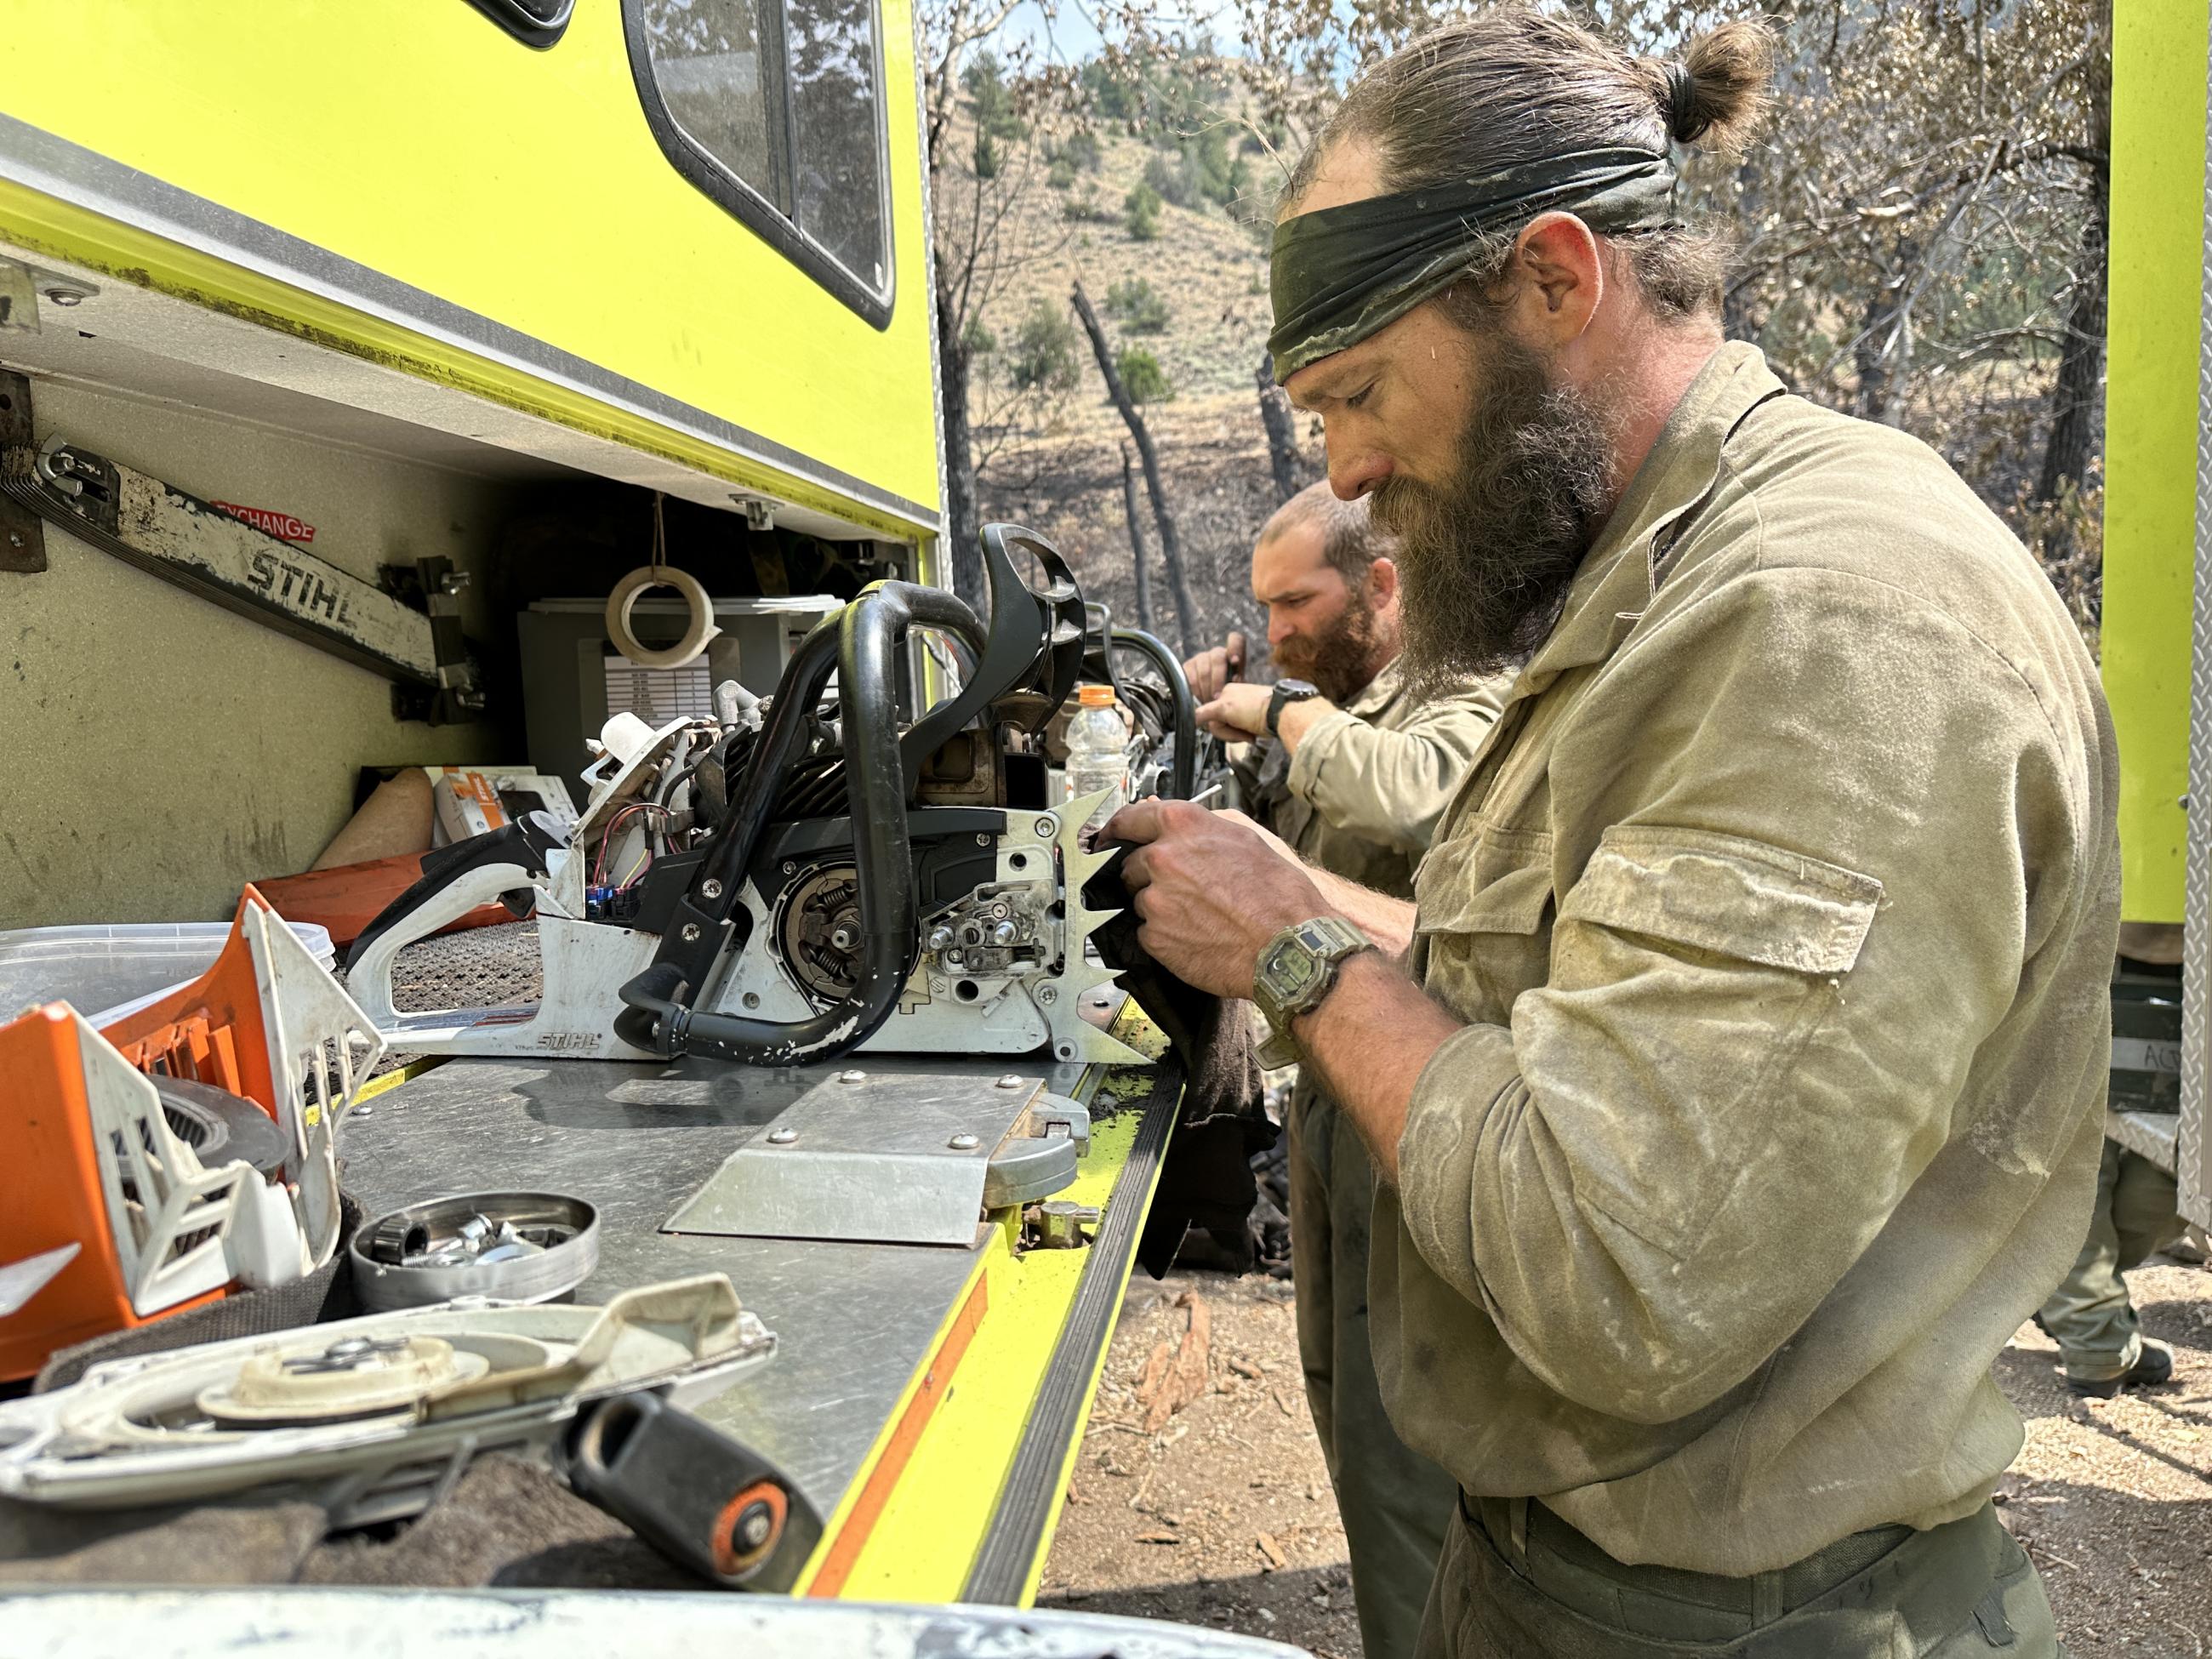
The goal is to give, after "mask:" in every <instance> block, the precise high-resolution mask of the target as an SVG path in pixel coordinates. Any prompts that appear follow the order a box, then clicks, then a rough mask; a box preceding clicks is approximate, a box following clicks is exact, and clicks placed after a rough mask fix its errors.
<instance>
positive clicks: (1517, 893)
mask: <svg viewBox="0 0 2212 1659" xmlns="http://www.w3.org/2000/svg"><path fill="white" fill-rule="evenodd" d="M1551 901H1552V838H1551V836H1549V835H1547V834H1546V833H1545V832H1544V831H1542V830H1536V829H1491V828H1484V829H1478V830H1475V831H1474V832H1472V833H1470V834H1468V835H1465V836H1456V837H1455V838H1454V839H1452V840H1450V841H1448V842H1443V843H1441V844H1440V845H1438V846H1436V847H1432V848H1430V849H1429V854H1428V856H1427V857H1426V858H1425V859H1423V860H1421V867H1420V869H1419V872H1416V873H1415V875H1414V877H1413V904H1414V921H1413V929H1414V931H1415V932H1416V933H1534V932H1536V930H1537V929H1538V928H1539V927H1542V926H1543V923H1544V911H1545V908H1546V907H1547V905H1548V904H1550V902H1551Z"/></svg>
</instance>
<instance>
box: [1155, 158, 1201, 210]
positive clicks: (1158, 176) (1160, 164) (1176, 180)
mask: <svg viewBox="0 0 2212 1659" xmlns="http://www.w3.org/2000/svg"><path fill="white" fill-rule="evenodd" d="M1145 188H1146V190H1149V191H1152V194H1153V195H1155V196H1157V197H1159V198H1160V200H1162V201H1163V202H1172V203H1174V204H1176V206H1177V207H1188V206H1189V205H1190V204H1191V202H1192V199H1193V198H1192V196H1191V193H1190V181H1189V180H1188V179H1186V178H1185V177H1184V176H1183V174H1182V169H1181V168H1179V167H1171V166H1170V165H1169V163H1168V158H1167V157H1166V156H1164V155H1155V156H1153V157H1152V159H1151V160H1149V161H1146V163H1145Z"/></svg>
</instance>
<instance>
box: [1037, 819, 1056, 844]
mask: <svg viewBox="0 0 2212 1659" xmlns="http://www.w3.org/2000/svg"><path fill="white" fill-rule="evenodd" d="M1036 832H1037V837H1038V839H1039V840H1041V841H1050V840H1051V839H1052V838H1053V837H1054V836H1056V835H1058V834H1059V833H1060V823H1059V821H1058V820H1057V819H1054V818H1039V819H1038V820H1037V821H1036Z"/></svg>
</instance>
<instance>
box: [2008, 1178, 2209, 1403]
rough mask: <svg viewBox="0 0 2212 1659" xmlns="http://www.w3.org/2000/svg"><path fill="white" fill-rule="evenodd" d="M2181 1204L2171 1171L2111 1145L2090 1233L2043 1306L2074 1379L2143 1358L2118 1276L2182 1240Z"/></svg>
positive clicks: (2103, 1375)
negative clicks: (2176, 1210) (2178, 1206)
mask: <svg viewBox="0 0 2212 1659" xmlns="http://www.w3.org/2000/svg"><path fill="white" fill-rule="evenodd" d="M2177 1203H2179V1199H2178V1198H2177V1197H2176V1195H2175V1193H2174V1186H2173V1177H2172V1176H2170V1175H2168V1174H2167V1173H2166V1171H2165V1170H2161V1169H2160V1168H2159V1167H2158V1165H2157V1164H2154V1163H2152V1162H2151V1161H2150V1160H2149V1159H2148V1158H2144V1157H2143V1156H2142V1155H2141V1154H2140V1153H2137V1152H2127V1151H2125V1150H2124V1149H2123V1148H2122V1147H2120V1146H2118V1145H2116V1144H2115V1143H2113V1142H2112V1141H2109V1140H2108V1141H2106V1143H2105V1162H2104V1164H2103V1167H2102V1168H2101V1169H2100V1170H2098V1172H2097V1206H2096V1208H2095V1209H2093V1211H2091V1212H2090V1214H2089V1237H2088V1238H2087V1241H2086V1242H2084V1243H2083V1244H2082V1246H2081V1255H2078V1256H2076V1257H2075V1261H2074V1270H2073V1272H2071V1273H2068V1274H2067V1275H2066V1277H2065V1278H2064V1279H2062V1280H2061V1281H2060V1282H2059V1285H2058V1288H2057V1290H2055V1291H2051V1297H2050V1299H2049V1300H2048V1301H2046V1302H2045V1304H2043V1313H2042V1319H2043V1328H2044V1329H2045V1330H2046V1331H2049V1332H2050V1333H2051V1337H2052V1338H2053V1339H2054V1340H2056V1341H2057V1344H2058V1352H2059V1358H2061V1359H2062V1360H2063V1362H2064V1364H2065V1366H2066V1374H2067V1375H2068V1376H2070V1377H2073V1378H2075V1380H2076V1381H2078V1382H2082V1383H2103V1382H2109V1381H2110V1380H2111V1379H2112V1378H2113V1377H2116V1376H2126V1375H2127V1373H2128V1371H2129V1370H2130V1368H2131V1367H2132V1366H2133V1365H2134V1364H2135V1363H2136V1360H2137V1359H2138V1358H2141V1357H2142V1334H2141V1332H2140V1331H2138V1330H2137V1328H2136V1310H2135V1304H2133V1303H2131V1302H2130V1301H2129V1300H2128V1286H2127V1281H2126V1280H2125V1279H2122V1278H2121V1277H2120V1275H2121V1273H2124V1272H2125V1271H2126V1270H2127V1269H2128V1268H2130V1267H2140V1266H2142V1263H2143V1262H2144V1261H2146V1260H2147V1259H2148V1257H2150V1256H2151V1255H2153V1254H2154V1253H2155V1252H2157V1251H2159V1250H2162V1249H2165V1248H2166V1246H2167V1245H2169V1244H2171V1243H2173V1241H2174V1240H2176V1239H2177V1238H2179V1237H2181V1234H2182V1222H2181V1218H2180V1217H2179V1216H2178V1215H2176V1214H2175V1213H2174V1206H2175V1205H2176V1204H2177Z"/></svg>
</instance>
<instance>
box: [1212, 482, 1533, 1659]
mask: <svg viewBox="0 0 2212 1659" xmlns="http://www.w3.org/2000/svg"><path fill="white" fill-rule="evenodd" d="M1392 551H1393V549H1392V546H1391V543H1390V538H1389V535H1388V534H1387V533H1386V532H1384V531H1383V530H1382V529H1381V528H1380V527H1378V526H1376V524H1375V523H1374V522H1373V520H1372V518H1371V517H1370V513H1369V509H1368V504H1367V502H1366V501H1339V500H1338V499H1337V497H1336V495H1335V494H1334V492H1333V491H1332V490H1331V489H1329V487H1328V485H1327V484H1326V483H1318V484H1315V485H1313V486H1312V487H1311V488H1310V489H1304V490H1301V491H1299V492H1298V494H1297V495H1293V496H1292V497H1291V499H1290V500H1289V501H1285V503H1284V504H1283V505H1282V507H1279V509H1277V511H1276V513H1275V514H1274V516H1273V518H1271V519H1270V520H1268V521H1267V525H1266V526H1265V527H1264V528H1263V529H1261V532H1260V538H1259V540H1258V542H1256V543H1255V544H1254V546H1253V550H1252V596H1253V598H1254V599H1256V600H1258V601H1259V603H1260V605H1261V607H1262V608H1263V609H1264V610H1265V611H1267V645H1268V648H1269V650H1270V652H1271V653H1273V657H1274V660H1275V666H1276V667H1277V668H1278V669H1279V670H1280V671H1282V673H1283V674H1284V676H1285V678H1282V679H1279V680H1278V681H1276V683H1275V684H1273V685H1272V686H1269V685H1252V684H1242V683H1240V682H1237V681H1235V680H1233V679H1231V678H1230V677H1231V673H1232V671H1234V669H1235V667H1237V666H1238V664H1236V663H1235V662H1234V661H1233V660H1232V656H1231V653H1232V652H1235V651H1236V650H1237V647H1238V644H1239V643H1240V642H1239V641H1234V640H1232V641H1231V645H1230V646H1229V647H1216V648H1215V649H1213V650H1212V651H1209V652H1206V653H1202V654H1201V655H1200V656H1197V657H1194V658H1193V659H1191V660H1190V661H1189V662H1188V663H1186V664H1184V665H1183V672H1184V674H1185V675H1186V676H1187V677H1188V678H1189V680H1190V683H1191V690H1192V691H1193V693H1194V695H1195V696H1199V697H1201V698H1203V699H1205V700H1206V701H1205V703H1204V706H1203V707H1201V708H1200V710H1199V719H1200V720H1201V721H1202V722H1203V723H1204V724H1205V726H1206V728H1207V729H1208V730H1209V731H1211V732H1213V733H1214V734H1215V735H1216V736H1217V737H1220V738H1225V739H1227V740H1229V741H1231V742H1245V743H1249V742H1253V741H1254V740H1255V739H1257V740H1259V743H1260V745H1261V748H1262V750H1263V751H1264V752H1265V754H1266V759H1265V760H1264V762H1263V763H1261V764H1260V765H1259V766H1258V767H1257V768H1256V769H1250V770H1249V771H1247V772H1246V775H1244V778H1243V781H1244V782H1245V784H1246V787H1247V799H1249V800H1252V801H1253V802H1254V803H1255V810H1256V811H1258V812H1259V813H1260V816H1261V819H1262V821H1263V822H1265V823H1267V826H1268V827H1269V828H1270V829H1273V831H1274V833H1275V834H1276V835H1278V836H1280V837H1281V838H1282V840H1283V841H1284V842H1286V843H1288V845H1289V846H1290V847H1291V848H1292V849H1293V850H1294V851H1295V852H1296V853H1297V855H1298V856H1299V857H1300V858H1301V859H1303V860H1305V861H1306V862H1308V863H1310V864H1311V865H1313V866H1316V868H1318V869H1322V870H1326V871H1328V872H1330V873H1331V874H1333V875H1335V876H1338V877H1340V878H1344V879H1346V880H1348V881H1352V882H1355V883H1358V884H1359V885H1361V886H1362V887H1365V888H1369V889H1372V890H1376V891H1377V892H1383V893H1389V894H1392V895H1395V896H1398V897H1401V898H1410V897H1412V896H1413V871H1414V868H1415V866H1417V865H1419V862H1420V857H1421V854H1422V853H1423V852H1425V850H1426V849H1427V848H1428V844H1429V835H1430V832H1431V830H1433V829H1435V828H1436V823H1437V818H1438V817H1440V816H1441V815H1442V813H1443V810H1444V806H1445V805H1446V803H1447V802H1449V800H1450V799H1451V797H1452V795H1453V793H1454V792H1455V791H1456V790H1457V788H1458V787H1459V782H1460V780H1461V779H1462V777H1464V776H1465V775H1466V774H1467V770H1468V765H1469V764H1470V763H1472V762H1473V760H1474V754H1475V751H1476V750H1477V749H1479V748H1480V746H1481V744H1482V740H1483V738H1484V737H1485V736H1486V735H1487V733H1488V732H1489V730H1490V726H1491V723H1492V721H1493V720H1496V719H1497V718H1498V706H1499V704H1500V703H1501V702H1503V701H1504V692H1505V689H1506V687H1507V686H1508V685H1509V684H1510V683H1511V682H1510V678H1509V677H1508V676H1506V675H1504V674H1495V675H1489V676H1485V677H1481V678H1474V679H1473V680H1470V681H1468V682H1466V683H1463V684H1451V685H1447V686H1444V687H1443V688H1441V689H1440V690H1436V691H1434V692H1433V694H1432V695H1428V696H1416V695H1415V694H1414V693H1413V692H1412V691H1411V690H1408V689H1407V687H1406V685H1405V684H1404V683H1403V681H1402V678H1401V675H1400V673H1399V671H1398V652H1399V645H1398V638H1399V629H1400V605H1399V589H1398V568H1397V565H1396V563H1395V561H1394V560H1393V558H1392V557H1391V554H1392ZM1295 1057H1296V1056H1295V1055H1286V1056H1285V1057H1284V1058H1285V1060H1288V1059H1293V1058H1295ZM1285 1127H1286V1128H1287V1130H1288V1131H1289V1135H1290V1188H1291V1262H1292V1279H1293V1282H1294V1283H1295V1284H1296V1285H1297V1325H1298V1358H1299V1362H1300V1364H1301V1367H1302V1368H1303V1370H1304V1373H1305V1384H1306V1401H1307V1404H1308V1405H1309V1406H1310V1407H1311V1409H1312V1412H1313V1419H1314V1429H1315V1431H1316V1434H1317V1435H1318V1436H1319V1437H1320V1440H1321V1448H1322V1458H1323V1460H1324V1461H1325V1462H1327V1463H1328V1478H1329V1484H1330V1486H1332V1487H1333V1488H1334V1490H1335V1492H1336V1507H1337V1512H1338V1514H1339V1515H1340V1516H1341V1517H1342V1519H1343V1522H1344V1535H1345V1542H1346V1548H1347V1550H1348V1552H1349V1553H1350V1555H1351V1557H1352V1601H1353V1604H1354V1606H1355V1607H1356V1608H1357V1610H1358V1615H1359V1635H1360V1642H1361V1645H1362V1646H1363V1647H1364V1649H1365V1650H1366V1651H1367V1652H1368V1653H1369V1654H1370V1655H1374V1656H1376V1659H1381V1656H1383V1655H1386V1654H1401V1655H1402V1654H1407V1653H1411V1652H1412V1651H1413V1642H1414V1638H1415V1637H1416V1635H1417V1634H1418V1633H1419V1629H1420V1623H1421V1613H1422V1609H1423V1607H1424V1606H1425V1604H1426V1602H1427V1601H1428V1594H1429V1586H1430V1584H1431V1583H1432V1582H1433V1581H1434V1579H1435V1577H1436V1567H1437V1555H1438V1553H1440V1552H1441V1551H1442V1549H1443V1542H1444V1539H1445V1536H1446V1534H1448V1533H1449V1530H1450V1526H1451V1517H1452V1513H1453V1509H1454V1506H1455V1503H1456V1502H1457V1498H1458V1492H1459V1486H1458V1483H1457V1482H1456V1481H1455V1480H1453V1479H1452V1477H1451V1476H1450V1475H1449V1474H1447V1473H1446V1472H1445V1471H1444V1470H1443V1469H1442V1468H1439V1467H1438V1466H1437V1464H1435V1463H1433V1462H1431V1461H1430V1460H1429V1459H1427V1458H1425V1457H1423V1456H1422V1455H1420V1454H1419V1453H1418V1452H1415V1451H1413V1450H1412V1449H1409V1448H1408V1447H1407V1444H1406V1443H1405V1442H1404V1441H1403V1440H1401V1438H1399V1437H1398V1434H1397V1432H1396V1431H1395V1430H1394V1429H1392V1428H1391V1426H1390V1422H1389V1417H1388V1416H1387V1415H1386V1414H1385V1413H1384V1412H1383V1400H1382V1394H1381V1391H1380V1389H1379V1388H1378V1386H1377V1384H1376V1376H1375V1361H1374V1358H1373V1354H1372V1351H1371V1344H1370V1338H1369V1334H1368V1312H1367V1259H1368V1228H1369V1218H1370V1213H1371V1212H1372V1211H1373V1209H1374V1205H1375V1170H1374V1166H1373V1165H1372V1164H1370V1163H1369V1161H1368V1158H1367V1152H1366V1149H1365V1147H1364V1146H1363V1145H1362V1143H1361V1141H1360V1139H1359V1136H1358V1133H1357V1132H1356V1131H1355V1130H1354V1129H1353V1128H1352V1125H1351V1124H1350V1123H1349V1122H1348V1121H1346V1119H1345V1118H1344V1116H1343V1115H1342V1114H1341V1113H1340V1112H1339V1111H1338V1110H1337V1109H1336V1107H1335V1105H1334V1103H1333V1102H1332V1101H1330V1099H1329V1098H1328V1095H1327V1094H1325V1093H1324V1092H1323V1091H1322V1089H1321V1087H1320V1086H1319V1084H1318V1081H1317V1080H1316V1079H1315V1078H1314V1077H1313V1076H1312V1075H1311V1074H1310V1073H1301V1074H1300V1076H1299V1079H1298V1081H1297V1085H1296V1086H1295V1087H1294V1088H1293V1089H1292V1090H1291V1109H1290V1116H1289V1121H1288V1122H1287V1124H1286V1125H1285Z"/></svg>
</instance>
